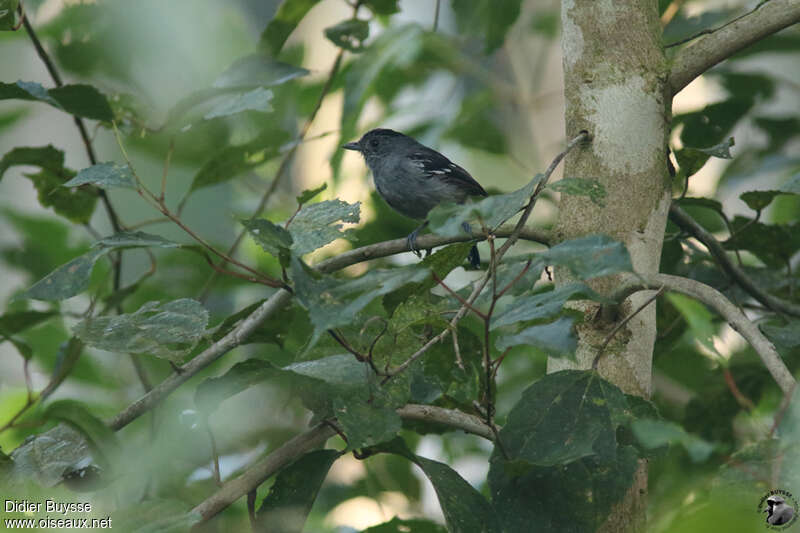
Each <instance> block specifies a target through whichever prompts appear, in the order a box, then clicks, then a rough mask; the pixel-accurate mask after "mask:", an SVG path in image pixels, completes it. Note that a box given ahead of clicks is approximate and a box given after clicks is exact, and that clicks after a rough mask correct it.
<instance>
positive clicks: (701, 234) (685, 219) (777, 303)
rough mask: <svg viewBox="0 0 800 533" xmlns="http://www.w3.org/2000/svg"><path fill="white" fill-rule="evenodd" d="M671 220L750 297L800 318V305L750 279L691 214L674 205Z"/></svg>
mask: <svg viewBox="0 0 800 533" xmlns="http://www.w3.org/2000/svg"><path fill="white" fill-rule="evenodd" d="M669 218H670V220H672V221H673V222H674V223H675V224H676V225H677V226H678V227H679V228H681V229H682V230H684V231H686V232H688V233H689V234H691V235H692V236H694V237H695V238H696V239H697V240H698V241H700V242H702V243H703V244H704V245H705V247H706V248H707V249H708V251H709V253H710V254H711V255H712V256H713V257H714V259H715V260H716V261H717V263H718V264H719V266H720V267H721V268H722V270H724V271H725V273H727V274H728V275H729V276H730V277H731V278H732V279H733V280H734V281H735V282H736V283H738V284H739V286H740V287H742V289H744V290H745V291H746V292H747V293H748V294H749V295H750V296H752V297H753V298H755V299H756V300H758V301H759V302H760V303H762V304H764V305H765V306H767V307H769V308H770V309H772V310H774V311H778V312H781V313H786V314H787V315H793V316H800V305H797V304H793V303H791V302H787V301H786V300H783V299H781V298H778V297H776V296H773V295H771V294H769V293H767V292H766V291H764V290H763V289H761V287H759V286H758V285H756V284H755V282H753V280H752V279H750V278H749V277H748V276H747V274H745V273H744V271H742V269H741V268H739V267H738V266H737V265H736V264H734V263H733V261H731V260H730V259H729V258H728V255H727V254H726V253H725V249H723V248H722V245H721V244H720V243H719V241H718V240H717V239H716V238H715V237H714V236H713V235H711V233H709V232H708V231H706V230H705V228H703V227H702V226H701V225H700V224H698V223H697V221H695V220H694V219H693V218H692V217H691V216H689V214H688V213H687V212H686V211H684V210H683V209H681V208H680V207H678V206H677V205H675V204H672V206H670V208H669Z"/></svg>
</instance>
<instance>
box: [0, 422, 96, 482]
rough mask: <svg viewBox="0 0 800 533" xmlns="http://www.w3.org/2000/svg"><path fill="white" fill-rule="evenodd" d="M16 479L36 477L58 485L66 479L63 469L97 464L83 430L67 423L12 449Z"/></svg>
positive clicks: (23, 479)
mask: <svg viewBox="0 0 800 533" xmlns="http://www.w3.org/2000/svg"><path fill="white" fill-rule="evenodd" d="M11 459H12V461H13V467H12V468H11V472H10V478H11V481H12V482H14V483H26V482H29V481H31V480H33V481H35V482H36V483H38V484H39V485H41V486H42V487H48V488H50V487H55V486H56V485H58V484H59V483H62V482H63V481H64V473H65V472H67V471H69V470H71V469H76V468H78V467H79V466H81V465H82V466H85V465H88V464H94V459H93V453H92V446H91V443H90V442H89V441H88V440H87V439H86V437H85V436H84V434H83V433H81V432H80V431H79V430H77V429H74V428H73V427H71V425H68V424H58V425H57V426H55V427H54V428H53V429H50V430H48V431H45V432H44V433H41V434H39V435H36V436H35V437H34V438H32V439H28V440H26V441H25V442H24V443H23V444H21V445H20V446H19V447H18V448H17V449H15V450H14V451H13V452H11Z"/></svg>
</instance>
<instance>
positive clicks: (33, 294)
mask: <svg viewBox="0 0 800 533" xmlns="http://www.w3.org/2000/svg"><path fill="white" fill-rule="evenodd" d="M110 251H111V250H110V249H108V248H97V249H94V250H92V251H90V252H87V253H85V254H83V255H81V256H78V257H76V258H75V259H73V260H72V261H70V262H69V263H67V264H65V265H61V266H60V267H58V268H57V269H55V270H54V271H52V272H51V273H49V274H48V275H46V276H45V277H44V278H42V279H41V280H39V281H37V282H36V283H34V284H33V285H32V286H31V287H30V288H29V289H28V290H26V291H25V292H23V293H22V294H20V295H19V296H18V297H17V298H18V299H19V298H33V299H34V300H66V299H67V298H71V297H73V296H75V295H76V294H78V293H80V292H83V291H85V290H86V289H87V288H88V287H89V276H90V275H91V274H92V267H94V264H95V263H96V262H97V260H98V259H100V258H101V257H103V256H104V255H106V254H107V253H108V252H110Z"/></svg>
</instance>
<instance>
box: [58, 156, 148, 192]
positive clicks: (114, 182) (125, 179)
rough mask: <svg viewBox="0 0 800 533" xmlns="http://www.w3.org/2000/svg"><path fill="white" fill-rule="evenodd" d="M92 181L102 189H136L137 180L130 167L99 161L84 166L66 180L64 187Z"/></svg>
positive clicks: (91, 182)
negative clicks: (86, 166)
mask: <svg viewBox="0 0 800 533" xmlns="http://www.w3.org/2000/svg"><path fill="white" fill-rule="evenodd" d="M87 183H90V184H92V185H96V186H97V187H100V188H101V189H110V188H112V187H124V188H127V189H136V180H135V179H134V177H133V173H132V172H131V169H130V167H129V166H128V165H127V164H125V165H120V164H118V163H111V162H109V163H98V164H96V165H92V166H90V167H88V168H84V169H83V170H81V171H80V172H78V174H77V175H76V176H75V177H74V178H72V179H71V180H69V181H68V182H66V183H65V184H64V185H63V186H64V187H78V186H79V185H86V184H87Z"/></svg>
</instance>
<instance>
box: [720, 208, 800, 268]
mask: <svg viewBox="0 0 800 533" xmlns="http://www.w3.org/2000/svg"><path fill="white" fill-rule="evenodd" d="M798 229H800V224H798V223H796V222H795V223H793V224H765V223H763V222H759V221H757V220H752V219H750V218H747V217H741V216H736V217H734V219H733V220H732V221H731V237H729V238H728V240H726V241H724V242H723V243H722V245H723V247H724V248H725V249H726V250H747V251H749V252H752V253H753V254H755V255H756V256H757V257H758V258H759V259H760V260H761V261H763V262H764V263H765V264H766V265H768V266H769V267H772V268H784V267H785V266H786V263H787V261H789V260H790V259H791V258H792V257H793V256H794V254H795V253H796V252H797V251H798V250H800V231H798Z"/></svg>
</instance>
